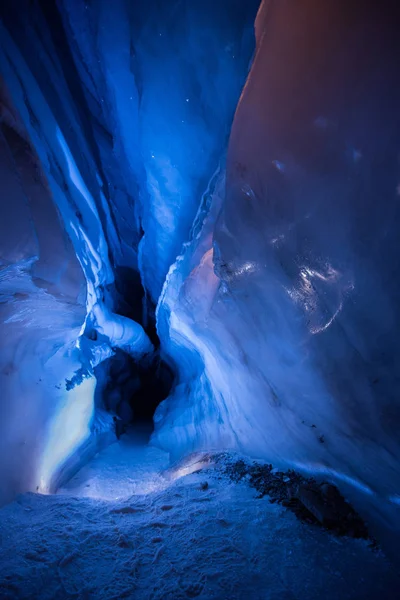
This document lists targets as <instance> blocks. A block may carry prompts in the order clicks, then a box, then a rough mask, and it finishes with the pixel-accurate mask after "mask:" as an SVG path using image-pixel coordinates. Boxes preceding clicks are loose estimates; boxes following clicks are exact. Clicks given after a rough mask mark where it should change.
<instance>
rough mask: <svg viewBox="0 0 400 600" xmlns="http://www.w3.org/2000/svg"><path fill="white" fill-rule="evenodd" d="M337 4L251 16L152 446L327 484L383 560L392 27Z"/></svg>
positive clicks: (394, 187) (393, 482)
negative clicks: (245, 458)
mask: <svg viewBox="0 0 400 600" xmlns="http://www.w3.org/2000/svg"><path fill="white" fill-rule="evenodd" d="M345 4H346V3H341V2H327V3H319V2H317V1H313V0H307V1H305V2H300V3H296V4H291V5H290V7H289V5H288V4H285V3H273V2H264V3H263V4H262V7H261V9H260V11H259V14H258V17H257V21H256V34H257V49H256V53H255V58H254V61H253V64H252V68H251V71H250V74H249V77H248V80H247V82H246V85H245V88H244V90H243V93H242V96H241V98H240V101H239V104H238V107H237V111H236V114H235V118H234V122H233V127H232V132H231V136H230V140H229V148H228V157H227V167H226V175H225V177H226V184H225V185H224V184H223V181H222V179H223V175H221V179H220V183H219V184H217V185H216V186H215V189H214V191H213V193H212V199H211V208H210V211H209V214H208V216H207V218H206V219H205V220H203V228H202V231H201V233H200V234H197V235H196V236H193V239H192V242H191V244H189V245H188V246H187V247H186V248H185V252H184V254H183V255H182V256H181V257H180V258H179V260H178V261H177V262H176V264H175V265H174V267H173V268H171V270H170V273H169V275H168V278H167V281H166V284H165V287H164V291H163V294H162V296H161V298H160V303H159V306H158V327H159V335H160V337H161V339H162V340H163V342H164V348H165V351H166V352H167V353H168V354H169V355H170V356H171V357H172V358H173V360H174V361H175V363H176V364H177V365H178V369H179V379H178V385H177V386H176V388H175V391H174V394H173V395H172V396H171V397H170V398H168V400H167V401H165V402H164V403H163V404H161V405H160V407H159V409H158V411H157V413H156V416H155V422H156V432H155V435H154V440H155V443H158V444H160V445H161V446H162V447H163V448H164V449H167V450H168V451H170V452H171V453H173V454H174V455H177V454H178V455H179V454H184V453H186V452H188V451H193V450H197V449H207V448H210V447H217V448H218V447H231V448H234V449H237V450H240V451H242V452H245V453H247V454H251V455H253V456H262V457H265V458H267V459H268V460H271V462H274V464H278V465H284V466H285V467H296V468H297V469H301V470H303V471H304V472H308V473H314V474H316V475H317V476H321V475H322V476H324V477H328V478H331V479H332V480H333V481H336V483H337V484H338V485H339V486H341V487H342V489H343V490H344V491H345V493H346V494H348V495H349V496H350V497H352V498H353V499H354V501H355V502H356V503H358V506H359V507H360V510H361V511H364V514H365V515H366V518H367V519H368V520H370V521H371V522H372V523H374V525H375V526H376V528H377V531H379V535H380V536H381V539H383V538H385V537H387V538H391V543H393V544H394V546H395V547H396V536H398V531H399V526H400V525H399V524H400V514H399V512H398V508H397V507H396V506H395V505H394V504H395V503H394V501H393V498H394V496H395V497H397V496H398V492H399V488H400V470H399V465H400V462H399V458H400V447H399V441H398V436H397V430H398V424H399V415H400V412H399V378H398V373H397V371H398V363H399V356H400V354H399V342H398V340H399V327H398V300H399V289H400V288H399V265H400V263H399V245H398V226H399V217H400V213H399V210H398V207H399V203H398V197H399V191H398V190H399V183H398V182H399V177H400V170H399V165H400V163H399V139H400V119H399V113H398V106H399V100H400V80H399V72H398V58H397V57H398V52H399V42H398V36H397V33H396V26H395V23H398V20H396V17H395V11H394V8H393V5H392V4H391V3H390V2H388V3H385V8H387V11H386V12H385V11H384V10H383V9H382V7H380V6H379V7H378V6H375V7H374V6H372V5H370V4H367V5H365V4H362V3H360V2H355V3H352V4H351V6H349V5H348V4H346V5H345ZM304 32H307V35H305V33H304ZM316 49H318V50H316ZM184 349H185V350H184Z"/></svg>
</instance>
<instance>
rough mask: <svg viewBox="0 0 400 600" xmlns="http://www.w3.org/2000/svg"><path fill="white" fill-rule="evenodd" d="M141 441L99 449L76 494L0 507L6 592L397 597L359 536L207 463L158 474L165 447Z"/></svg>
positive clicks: (72, 489)
mask: <svg viewBox="0 0 400 600" xmlns="http://www.w3.org/2000/svg"><path fill="white" fill-rule="evenodd" d="M136 444H137V442H135V441H133V442H132V441H129V440H128V439H127V438H126V439H125V440H124V441H122V439H121V443H120V444H114V445H113V446H110V447H109V448H108V449H107V450H106V451H105V452H103V453H101V454H100V455H99V456H98V457H96V459H95V460H94V461H93V462H92V463H91V464H89V465H87V467H86V468H85V469H84V470H83V471H82V472H81V475H79V476H78V478H76V479H75V485H74V483H73V481H71V482H70V484H69V485H68V488H69V489H68V490H65V491H66V492H67V491H68V494H74V496H75V497H74V496H73V495H72V496H71V495H56V496H41V495H33V494H27V495H23V496H19V497H18V498H17V500H16V501H15V502H13V503H12V504H9V505H8V506H6V507H4V508H3V509H2V510H1V511H0V536H1V539H2V544H1V550H0V595H1V597H2V598H4V599H11V598H21V599H22V598H33V597H39V596H40V598H43V599H50V598H68V597H70V596H78V597H85V598H88V599H91V598H93V599H103V598H104V599H110V598H135V599H141V598H143V599H146V600H148V599H150V598H152V599H154V600H168V599H169V600H180V599H182V600H183V599H185V598H199V599H200V600H209V599H211V598H215V599H218V600H219V599H222V598H232V599H236V600H265V599H268V600H284V599H285V600H320V599H321V598H324V599H327V600H336V599H337V598H343V599H345V600H369V599H370V600H375V599H376V598H385V600H395V599H396V598H398V587H399V584H400V581H399V578H398V576H396V574H395V573H394V572H393V570H392V569H391V567H390V566H389V564H388V563H387V562H386V560H385V559H384V557H383V556H382V555H381V554H378V553H375V552H373V551H372V550H371V549H370V548H369V547H368V545H367V543H366V542H364V541H362V540H353V539H346V538H335V537H333V536H332V535H330V534H329V533H328V532H326V531H322V530H320V529H319V528H315V527H312V526H307V525H304V524H303V523H300V522H299V521H298V520H297V519H296V517H295V516H294V515H293V514H292V513H291V512H289V511H287V510H285V509H284V508H282V507H281V506H279V505H276V504H270V503H269V500H268V497H264V498H262V499H257V498H255V492H254V490H252V489H250V488H249V487H248V486H247V484H246V483H243V484H233V483H232V482H231V481H229V480H228V479H226V478H225V477H218V476H217V473H216V472H215V471H214V470H213V469H211V470H207V469H206V470H203V471H201V472H200V473H196V474H192V475H188V476H183V477H179V478H178V479H174V478H173V477H171V475H172V472H171V470H169V471H168V472H167V473H165V472H164V473H165V475H167V476H163V470H164V469H165V466H166V460H165V456H166V455H165V453H162V452H161V451H160V450H157V449H154V448H150V447H146V446H143V447H142V448H139V447H138V446H137V445H136ZM128 460H129V463H130V468H129V466H128ZM136 461H138V462H136ZM143 465H145V466H149V469H146V473H143ZM157 471H158V472H157ZM181 472H182V470H180V469H179V468H178V469H177V470H176V475H177V476H179V475H180V474H181ZM151 474H152V475H153V479H152V480H151V481H150V479H149V475H151ZM85 477H87V479H86V480H85ZM85 481H86V484H87V487H85ZM204 482H207V483H208V488H207V489H204V487H205V486H202V485H201V484H204ZM150 483H151V487H150V486H149V484H150ZM124 484H125V485H124ZM112 490H114V494H115V496H118V499H116V498H113V497H110V496H109V492H111V491H112ZM98 494H99V495H103V497H104V498H107V500H105V499H103V500H100V499H98ZM127 494H129V497H127ZM90 496H92V497H90Z"/></svg>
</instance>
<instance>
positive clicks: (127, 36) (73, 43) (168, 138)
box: [0, 0, 258, 497]
mask: <svg viewBox="0 0 400 600" xmlns="http://www.w3.org/2000/svg"><path fill="white" fill-rule="evenodd" d="M257 5H258V2H257V0H252V1H251V2H247V3H246V4H245V5H243V6H242V2H240V1H239V0H234V1H231V0H223V1H221V2H217V3H215V2H212V1H210V0H207V2H204V0H201V1H200V0H196V1H194V2H184V3H183V4H182V6H179V5H178V4H177V3H174V2H172V3H170V2H165V3H159V2H157V1H156V0H154V1H152V2H148V1H147V0H143V1H139V2H134V3H126V2H123V1H117V2H112V3H110V2H108V1H107V0H99V1H98V2H94V3H88V2H81V3H79V2H75V1H71V0H63V1H61V2H59V3H58V4H57V6H56V5H55V4H54V3H46V2H44V3H34V4H32V3H31V2H29V1H28V0H21V2H19V3H18V5H16V4H15V3H14V2H12V1H11V0H5V1H4V2H3V3H2V5H1V8H0V17H1V25H0V30H1V31H0V34H1V35H0V72H1V76H2V90H1V91H2V97H3V96H4V97H7V98H8V97H9V101H8V102H7V103H5V102H3V103H2V107H1V109H2V112H1V124H2V128H4V127H7V132H8V134H9V136H11V137H12V136H14V138H15V137H16V132H17V133H18V135H19V136H20V138H21V140H23V143H24V144H25V145H26V147H25V148H23V150H22V151H19V152H17V153H14V154H15V156H14V157H13V158H12V159H11V162H12V160H14V161H15V166H16V168H17V169H18V168H20V167H21V164H22V168H23V169H25V170H26V165H25V163H24V160H23V159H22V158H21V155H22V154H23V152H25V153H26V157H25V159H26V160H25V162H29V161H31V162H32V164H31V165H30V166H31V171H32V173H31V178H32V179H33V180H34V181H35V183H33V182H30V183H29V186H30V187H29V188H28V189H25V190H24V193H25V197H23V198H22V196H23V194H22V196H21V198H20V197H18V198H17V194H16V192H15V191H14V188H15V186H18V181H17V180H16V181H15V182H13V185H14V188H12V189H11V187H10V185H11V184H10V181H9V180H10V178H11V177H10V173H13V169H14V166H11V167H10V164H9V162H10V157H7V156H6V152H7V151H8V150H7V148H6V149H5V153H3V155H2V156H1V159H2V162H1V168H2V175H4V178H3V179H2V191H3V193H4V196H3V198H4V199H6V200H2V206H1V208H2V209H3V208H4V209H5V208H7V210H5V211H4V215H3V214H2V217H3V218H2V220H1V222H0V228H1V239H0V244H1V250H2V252H3V251H4V256H6V260H5V262H4V264H7V265H10V266H11V268H12V269H14V266H13V265H17V269H19V268H20V266H21V264H20V263H21V260H25V259H26V260H29V261H30V262H29V268H26V269H25V267H24V269H25V271H26V272H27V277H26V281H27V285H28V284H29V285H28V287H29V286H30V287H29V289H22V288H21V289H19V288H18V293H21V294H22V293H24V294H25V293H26V294H29V302H31V303H33V304H34V305H35V306H37V309H35V320H36V321H40V323H41V326H42V329H40V330H38V331H35V333H34V334H32V335H31V330H30V328H29V327H30V325H29V326H28V325H27V319H25V321H23V322H22V321H21V319H19V321H18V322H19V323H21V325H20V330H19V334H18V335H20V337H21V344H23V343H24V331H25V330H26V340H25V345H26V349H27V350H29V352H32V347H33V346H34V345H35V343H36V342H37V339H38V337H39V338H40V337H41V336H42V335H43V337H44V339H47V337H46V335H44V334H42V331H43V328H44V329H45V330H46V332H47V328H48V327H52V328H53V329H54V330H56V331H58V332H59V336H58V337H57V340H56V341H54V342H53V341H49V343H48V345H47V346H46V347H45V348H44V347H42V346H39V347H40V352H41V362H42V363H43V365H40V366H38V367H36V366H35V367H34V366H33V363H32V364H31V362H30V358H29V357H28V356H27V357H26V362H25V354H24V352H21V353H20V354H19V355H18V353H16V350H15V347H14V340H13V339H12V338H10V339H9V344H8V347H7V348H5V349H4V352H3V349H2V352H3V354H4V362H5V363H7V361H10V360H11V359H10V357H13V361H12V364H13V369H14V373H15V377H16V378H18V377H20V376H21V375H20V374H19V371H20V370H22V369H23V370H24V375H23V377H24V378H26V379H27V381H29V382H30V389H29V394H28V396H29V398H30V399H31V400H29V402H28V403H29V404H30V402H31V403H32V406H35V405H36V404H38V406H37V411H38V414H42V415H43V427H46V428H47V429H46V434H44V433H43V432H44V429H43V427H41V426H40V427H39V426H38V424H37V423H36V421H33V423H34V426H33V428H34V431H35V433H32V432H30V433H29V435H30V436H31V437H32V438H33V437H34V438H35V440H36V442H35V443H36V445H37V447H38V448H35V452H34V453H33V454H36V453H38V454H41V455H42V463H41V464H42V465H44V466H43V468H44V471H45V472H42V473H41V474H40V476H39V480H41V481H42V486H44V488H47V487H48V485H49V481H50V480H51V473H50V465H51V466H52V469H55V468H56V466H57V465H56V463H57V462H58V460H60V461H61V462H62V460H61V459H62V457H61V455H60V448H62V449H63V452H62V455H63V457H64V458H68V460H69V459H70V458H71V457H70V456H68V455H69V454H70V453H71V452H74V451H75V450H76V446H77V445H78V446H79V443H78V439H79V436H80V441H81V442H82V444H83V447H82V448H81V449H80V450H79V452H80V453H81V456H85V455H86V452H87V450H88V447H89V445H90V444H89V442H88V440H87V432H88V427H89V426H90V423H89V421H90V415H91V413H92V409H93V389H92V388H93V384H94V380H90V381H89V382H88V381H87V380H86V383H85V381H84V383H83V384H82V390H81V391H79V388H77V389H76V390H75V391H74V389H75V388H74V386H75V385H77V384H79V382H80V381H82V380H84V378H85V377H86V376H87V374H88V373H89V374H92V373H93V368H94V367H97V366H98V365H99V364H100V363H101V362H102V361H103V360H105V359H106V358H108V357H110V356H111V355H112V354H113V353H114V351H115V349H116V348H119V349H121V350H123V351H124V352H127V353H129V354H130V355H131V356H132V357H133V358H135V359H137V358H140V357H141V356H142V355H143V354H146V353H149V352H151V350H152V345H151V343H150V341H149V339H148V337H147V335H146V334H145V332H144V329H143V327H142V325H141V324H140V323H141V322H146V311H143V306H142V295H143V291H142V290H141V286H140V283H139V282H140V280H141V281H142V283H143V284H144V286H145V287H144V294H145V296H146V298H150V299H151V301H152V302H153V303H154V304H155V303H156V302H157V300H158V296H159V293H160V291H161V288H162V285H163V282H164V279H165V276H166V274H167V272H168V269H169V267H170V264H171V263H173V262H174V261H175V258H176V255H177V254H178V253H179V251H180V249H181V247H182V244H183V243H184V242H185V241H187V239H188V238H189V232H190V229H191V226H192V221H193V217H194V215H195V214H196V211H197V208H198V204H199V201H200V198H201V192H202V190H203V189H204V188H205V187H206V185H207V181H208V178H209V176H210V174H211V173H212V171H213V170H214V168H215V166H216V165H217V164H218V161H219V160H220V155H221V153H222V152H223V150H224V148H225V145H226V140H227V136H228V133H229V129H230V124H231V120H232V116H233V113H234V110H235V106H236V103H237V100H238V97H239V94H240V90H241V87H242V85H243V82H244V80H245V77H246V73H247V70H248V64H249V60H250V57H251V53H252V50H253V46H254V42H253V29H252V23H253V19H254V16H255V11H256V8H257ZM18 135H17V137H18ZM1 141H3V140H1ZM23 143H22V142H21V141H20V142H19V145H20V146H23ZM6 145H7V144H6ZM8 145H9V146H10V147H11V149H13V148H14V145H15V139H14V141H13V140H11V142H10V141H9V142H8ZM7 161H8V162H7ZM23 175H24V174H23ZM22 179H23V177H22ZM36 179H40V180H41V181H42V185H41V186H40V185H38V182H37V181H36ZM42 194H43V195H44V197H46V198H47V199H48V201H49V202H50V201H52V202H53V203H54V207H55V208H56V210H54V211H53V212H54V215H51V218H50V209H49V208H48V207H47V208H46V210H44V209H42V208H41V204H42V203H43V200H42V198H41V195H42ZM9 207H11V209H10V210H8V208H9ZM27 207H28V208H27ZM34 211H36V212H37V214H36V217H35V215H33V217H34V218H33V220H34V224H33V226H32V223H31V222H30V220H31V218H32V215H31V214H30V212H34ZM57 213H58V216H59V217H60V219H61V222H62V227H60V224H59V222H58V219H57ZM62 229H63V230H64V231H65V233H66V234H67V236H68V237H69V240H70V241H71V242H72V246H73V248H74V251H75V254H76V257H77V259H78V262H79V265H80V267H81V270H82V272H83V275H84V277H83V276H82V273H81V272H80V271H79V267H78V264H77V262H76V261H75V264H74V266H73V269H74V271H73V272H70V271H71V270H72V267H71V263H72V262H73V261H72V259H73V258H74V257H73V254H71V250H72V248H71V246H70V245H69V246H68V248H69V249H68V252H69V253H70V254H71V256H70V254H68V257H65V256H64V254H65V250H64V249H63V248H61V246H62V244H61V243H60V239H61V240H62V241H63V243H64V239H63V235H62V233H61V230H62ZM140 240H141V243H140V246H139V242H140ZM65 244H67V245H68V242H67V241H66V240H65ZM2 259H3V256H2ZM24 264H25V263H24ZM138 269H140V273H139V272H138ZM5 276H6V277H9V275H8V274H7V273H6V274H5ZM31 277H35V278H36V279H35V285H34V286H33V287H32V286H31V284H30V278H31ZM74 277H75V278H76V280H77V282H75V281H73V284H74V285H75V283H76V285H75V288H76V289H75V288H74V286H73V284H72V283H71V282H70V281H69V279H70V278H72V279H73V278H74ZM13 285H14V286H15V289H14V290H13V292H14V291H16V290H17V283H16V282H13V284H12V285H11V287H12V286H13ZM18 285H19V284H18ZM36 286H39V289H40V290H42V289H45V290H46V291H47V292H48V293H49V294H50V295H56V297H57V302H61V300H60V297H59V296H61V297H62V302H63V303H64V302H65V303H67V304H68V306H67V308H66V313H65V317H67V316H69V315H70V311H71V310H72V307H73V306H75V303H76V304H77V305H78V308H79V310H78V312H79V318H77V320H76V322H75V321H74V323H73V326H72V325H69V321H68V319H67V318H62V319H61V320H57V319H59V314H58V313H57V314H56V313H55V312H53V313H51V312H50V311H49V310H47V309H48V306H51V305H52V301H53V298H52V297H49V298H48V297H46V298H45V300H46V302H48V304H46V303H44V302H43V301H42V300H43V297H44V296H43V295H37V294H38V291H37V288H36ZM71 286H72V288H73V289H72V298H71V297H70V296H71V290H70V287H71ZM57 294H58V295H57ZM85 294H86V315H84V314H83V313H82V310H81V309H82V304H84V303H85ZM78 296H79V301H78ZM122 296H124V298H122ZM6 300H9V299H8V298H6ZM18 300H20V298H18ZM144 304H145V305H146V302H145V303H144ZM148 304H151V303H148ZM57 307H59V305H57ZM121 307H122V314H116V313H117V312H118V310H119V309H121ZM13 308H15V315H14V317H15V318H16V319H18V318H19V317H18V315H19V314H20V311H19V306H16V305H15V304H11V305H10V307H8V308H7V309H5V310H7V311H8V310H11V312H12V309H13ZM23 310H24V311H25V312H24V314H25V315H27V314H28V312H27V310H26V307H25V306H24V307H23ZM143 312H145V314H144V315H143ZM126 313H129V319H128V318H127V316H126ZM7 314H8V312H7ZM14 317H13V318H14ZM133 319H135V320H133ZM31 321H32V319H31V320H30V321H29V323H31ZM3 330H4V335H5V336H7V335H8V334H9V331H10V328H9V327H8V326H7V327H4V329H3V327H2V331H3ZM63 332H64V333H63ZM78 338H79V339H78ZM75 342H76V348H75ZM53 343H54V346H53ZM70 353H72V354H73V359H72V360H71V361H70V360H69V354H70ZM15 354H17V357H16V358H15V356H14V355H15ZM53 355H55V358H54V361H58V360H60V364H59V365H58V366H57V367H56V366H54V369H55V370H56V372H57V376H56V377H55V381H54V382H53V380H52V382H51V385H50V388H48V387H47V388H46V395H47V401H46V402H47V404H48V407H51V410H50V408H49V411H50V412H51V415H52V417H51V418H52V420H51V423H52V424H51V425H49V421H48V419H49V414H48V411H46V410H44V409H43V407H42V405H41V404H40V403H38V401H37V399H36V395H35V394H34V393H33V392H32V387H33V386H35V385H36V377H38V378H39V379H41V380H43V381H47V373H43V370H44V369H45V367H44V365H46V364H47V362H46V361H48V359H49V357H50V356H53ZM67 355H68V356H67ZM14 358H15V360H14ZM54 361H53V362H54ZM63 363H64V364H63ZM35 364H36V363H35ZM75 371H77V373H76V372H75ZM7 376H8V375H7ZM65 380H68V390H65ZM55 386H61V387H62V390H63V391H62V392H61V391H60V390H59V388H58V387H57V388H55ZM88 387H90V388H91V389H90V392H89V391H88V389H86V388H88ZM53 388H54V389H55V392H54V393H53ZM33 389H35V388H33ZM65 391H66V392H67V394H66V395H65ZM59 392H60V393H59ZM18 394H19V388H18V387H14V384H12V385H11V384H10V385H8V387H7V391H6V395H5V396H4V398H5V400H4V412H5V413H7V412H9V411H10V406H15V407H18V409H17V408H15V410H16V415H18V416H16V417H15V418H16V419H19V420H20V422H21V431H23V432H24V434H23V435H24V436H26V435H28V434H27V433H25V430H26V429H29V426H28V424H27V422H26V420H25V417H24V416H23V415H24V412H23V411H21V409H20V405H22V406H25V405H24V400H22V398H21V399H20V398H18V399H16V398H15V396H16V395H18ZM24 398H25V397H24ZM72 398H74V399H75V400H74V401H72ZM80 398H81V400H80ZM25 402H26V400H25ZM76 403H78V404H79V406H75V404H76ZM2 410H3V407H2ZM35 410H36V409H35ZM100 417H101V415H99V413H98V411H97V412H96V414H95V415H94V421H93V423H92V424H91V426H92V430H94V431H99V432H104V430H106V429H107V426H108V427H109V425H110V423H109V421H107V420H104V419H102V418H100ZM5 422H7V427H8V429H9V433H8V435H7V436H6V438H5V442H4V443H5V453H4V454H5V456H8V455H9V453H8V452H7V448H8V444H10V443H11V442H10V440H11V439H12V438H13V436H14V433H13V427H14V425H12V424H11V422H9V421H8V420H7V419H6V421H5ZM22 422H24V423H25V424H24V425H22ZM62 422H65V427H64V428H62V427H61V425H62ZM67 423H68V426H67ZM71 423H74V426H73V428H72V430H71ZM15 437H16V439H17V438H18V439H19V435H15ZM24 439H25V438H24ZM44 439H46V440H47V441H48V444H50V445H49V446H48V445H47V446H46V443H45V442H44V441H43V440H44ZM73 440H74V442H73V443H72V441H73ZM56 442H57V443H56ZM16 443H17V442H16ZM18 443H19V442H18ZM22 443H24V442H22ZM35 443H34V442H33V441H32V444H33V446H32V447H35ZM53 446H54V447H53ZM11 447H14V446H13V445H12V444H11ZM32 447H31V449H32ZM39 447H40V450H39ZM14 454H15V456H17V455H18V452H16V453H14ZM31 454H32V453H31ZM23 455H24V456H25V453H23ZM56 457H58V458H56ZM76 458H78V456H77V457H76ZM8 462H9V459H8V458H7V459H5V463H6V464H7V465H8ZM11 462H13V461H11ZM19 462H20V461H17V463H18V464H19ZM72 462H74V461H72ZM27 468H28V467H27ZM30 474H31V478H30V479H31V481H30V483H29V486H28V487H29V489H36V480H37V476H38V473H37V468H36V467H34V466H33V465H31V468H30ZM13 477H14V478H15V481H16V484H15V486H14V485H13V486H11V487H12V489H20V487H19V483H18V481H19V479H20V478H22V479H24V477H23V476H22V474H21V473H20V472H19V471H18V469H16V470H15V473H13ZM2 484H3V485H4V489H7V488H8V487H9V483H8V480H6V479H3V481H2ZM21 485H22V486H23V485H25V486H26V485H27V484H26V482H25V483H24V484H21ZM11 495H12V493H11ZM7 497H8V496H7Z"/></svg>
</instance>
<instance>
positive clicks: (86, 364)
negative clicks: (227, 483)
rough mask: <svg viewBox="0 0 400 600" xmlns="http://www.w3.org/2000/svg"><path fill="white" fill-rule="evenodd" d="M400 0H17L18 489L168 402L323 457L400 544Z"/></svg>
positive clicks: (175, 451)
mask: <svg viewBox="0 0 400 600" xmlns="http://www.w3.org/2000/svg"><path fill="white" fill-rule="evenodd" d="M398 12H399V11H398V7H397V6H396V2H394V1H392V0H382V1H381V2H377V1H372V0H371V1H369V0H368V1H365V0H352V1H351V2H349V1H348V0H324V1H321V0H296V1H283V0H281V1H278V0H262V2H261V3H260V1H259V0H213V1H211V0H165V1H160V0H146V1H144V0H136V1H135V2H133V1H132V2H131V1H128V0H115V1H114V2H109V1H108V0H58V1H57V2H47V1H46V0H35V1H34V2H31V1H29V0H18V1H17V2H16V1H15V0H13V1H11V0H4V1H3V3H2V5H1V8H0V110H1V113H0V117H1V118H0V126H1V134H0V170H1V179H0V182H1V184H0V185H1V202H0V211H1V216H0V332H1V333H0V339H1V345H0V389H1V397H0V398H1V399H0V411H1V420H0V456H1V459H0V504H1V505H5V504H6V503H8V502H11V501H12V500H13V499H14V498H15V497H16V496H17V495H18V494H21V493H24V492H40V493H42V494H48V493H50V494H53V493H55V492H56V491H57V489H58V488H59V487H60V486H62V485H63V484H65V483H66V482H67V481H68V480H69V479H70V478H71V477H72V476H73V475H74V474H75V473H77V472H78V471H79V469H80V468H82V466H83V465H85V464H86V463H88V462H89V461H90V460H91V458H92V457H93V456H95V455H96V453H98V452H99V451H101V450H102V449H104V448H107V447H109V446H110V445H113V444H114V445H115V444H118V439H119V438H120V437H121V436H123V435H124V432H126V431H127V430H128V429H129V427H131V426H132V425H133V424H135V423H137V422H142V421H150V422H151V423H152V426H151V427H152V433H151V439H150V444H151V446H152V447H155V448H159V449H160V450H162V451H164V452H166V453H167V454H168V456H169V458H170V460H171V462H174V461H178V460H181V459H182V458H183V457H186V456H188V455H190V454H191V453H195V452H196V453H198V452H215V451H230V452H231V451H232V452H238V453H242V454H243V455H246V456H248V457H251V458H255V459H261V460H264V461H268V462H270V463H271V464H273V465H275V466H276V468H279V469H282V470H296V472H299V473H301V474H302V475H303V476H307V477H313V478H316V479H318V478H324V480H326V481H329V482H330V483H332V484H334V485H335V486H337V487H338V488H339V489H340V491H341V492H342V493H343V494H344V495H345V496H346V498H348V499H349V501H351V503H352V504H353V505H354V506H355V507H356V509H357V510H358V511H359V513H360V514H361V516H362V518H363V519H365V520H366V521H367V522H368V524H369V526H370V528H371V531H372V532H373V535H374V536H375V537H376V538H377V539H378V540H379V543H380V544H382V547H383V548H384V549H385V551H387V553H388V556H390V557H391V559H392V560H396V556H397V554H398V550H399V543H398V539H400V462H399V461H400V445H399V437H398V431H399V427H400V328H399V315H400V311H399V306H400V253H399V250H400V243H399V233H398V232H399V227H400V110H399V107H400V64H399V56H400V37H399V35H398V31H399V26H400V15H399V14H398ZM10 597H11V596H10ZM160 597H161V596H160ZM165 597H169V596H165ZM176 597H177V596H176ZM191 597H194V596H191ZM249 597H250V596H249ZM254 597H255V596H254ZM257 597H258V596H257ZM293 597H294V596H293ZM393 597H394V596H393ZM171 598H172V596H171ZM271 598H272V596H271ZM274 598H275V596H274ZM276 598H278V596H276ZM279 598H281V596H279ZM282 598H283V596H282ZM285 598H286V596H285ZM287 598H289V596H287Z"/></svg>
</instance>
